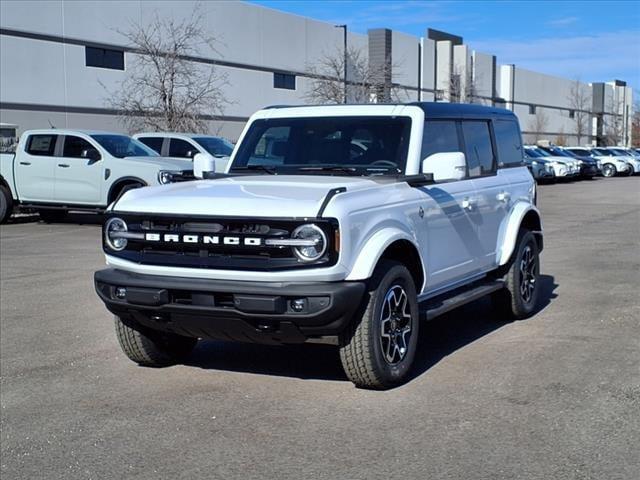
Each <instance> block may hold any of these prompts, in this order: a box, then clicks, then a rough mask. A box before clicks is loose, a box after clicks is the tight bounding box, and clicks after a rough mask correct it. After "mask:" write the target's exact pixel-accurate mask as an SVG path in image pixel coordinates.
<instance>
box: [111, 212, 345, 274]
mask: <svg viewBox="0 0 640 480" xmlns="http://www.w3.org/2000/svg"><path fill="white" fill-rule="evenodd" d="M111 217H119V218H122V219H123V220H124V221H125V222H126V223H127V227H128V233H130V234H139V235H140V237H141V238H129V239H128V241H127V246H126V248H125V249H124V250H122V251H119V252H118V251H113V250H111V249H109V248H108V247H107V246H106V245H105V247H104V250H105V252H106V253H108V254H109V255H112V256H115V257H119V258H123V259H125V260H129V261H132V262H136V263H140V264H144V265H162V266H175V267H189V268H215V269H242V270H259V271H264V270H283V269H291V268H305V267H318V266H330V265H334V264H335V263H336V262H337V259H338V253H337V249H336V246H335V245H334V242H335V230H336V229H337V227H338V225H337V221H335V220H334V219H324V218H323V219H302V220H286V219H255V218H253V219H233V218H221V217H206V218H205V217H202V218H193V217H189V218H186V217H185V218H182V217H176V216H169V215H157V216H153V217H150V216H148V215H145V216H143V215H131V214H123V215H118V214H117V213H114V214H112V215H110V217H109V218H111ZM107 221H108V219H107ZM306 223H314V224H315V225H317V226H318V227H320V228H321V229H322V230H323V232H324V233H325V235H326V238H327V242H328V246H327V251H326V253H325V255H324V256H323V257H322V258H321V259H319V260H317V261H315V262H302V261H300V260H299V259H298V257H297V256H296V255H295V253H294V251H293V249H292V248H291V247H283V246H278V247H275V246H267V245H265V241H266V240H267V239H288V238H291V234H292V232H293V231H294V230H295V229H296V228H297V227H298V226H300V225H303V224H306ZM149 234H151V235H155V238H159V239H160V240H158V241H149V240H148V238H147V236H148V235H149ZM167 235H169V236H177V238H179V239H180V240H179V241H165V240H164V239H165V238H167ZM185 236H188V238H189V239H192V240H195V239H198V241H197V242H194V243H188V242H185V241H184V239H185ZM205 236H208V237H209V238H211V239H212V238H214V237H215V238H216V239H218V240H219V243H218V244H211V243H209V244H204V243H203V241H202V240H203V238H204V237H205ZM171 238H175V237H171ZM224 239H229V240H231V239H232V240H233V241H234V242H235V241H237V244H223V242H224ZM245 239H249V241H253V242H259V245H247V241H245Z"/></svg>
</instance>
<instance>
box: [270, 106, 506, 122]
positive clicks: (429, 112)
mask: <svg viewBox="0 0 640 480" xmlns="http://www.w3.org/2000/svg"><path fill="white" fill-rule="evenodd" d="M369 105H370V106H383V105H384V106H394V105H402V106H415V107H419V108H421V109H422V110H423V111H424V115H425V117H426V118H471V117H473V118H488V117H501V118H505V119H506V118H514V119H515V118H516V117H515V115H514V113H513V112H512V111H511V110H507V109H505V108H497V107H488V106H484V105H477V104H472V103H448V102H411V103H366V104H335V106H336V107H350V106H369ZM315 106H317V107H327V106H330V105H270V106H268V107H265V110H268V109H272V108H296V107H315ZM331 106H334V105H331Z"/></svg>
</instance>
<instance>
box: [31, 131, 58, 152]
mask: <svg viewBox="0 0 640 480" xmlns="http://www.w3.org/2000/svg"><path fill="white" fill-rule="evenodd" d="M57 139H58V135H31V136H30V137H29V142H28V143H27V149H26V150H27V153H28V154H29V155H39V156H44V157H52V156H53V152H54V151H55V148H56V140H57Z"/></svg>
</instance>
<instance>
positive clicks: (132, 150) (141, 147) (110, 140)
mask: <svg viewBox="0 0 640 480" xmlns="http://www.w3.org/2000/svg"><path fill="white" fill-rule="evenodd" d="M91 138H93V139H94V140H95V141H96V142H98V143H99V144H100V145H101V146H102V148H104V149H105V150H106V151H107V152H109V153H110V154H111V155H113V156H114V157H116V158H125V157H157V156H159V155H158V154H157V153H156V152H155V151H153V150H151V149H150V148H149V147H147V146H146V145H145V144H144V143H142V142H139V141H138V140H135V139H133V138H131V137H127V136H126V135H115V134H105V135H91Z"/></svg>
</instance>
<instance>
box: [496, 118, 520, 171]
mask: <svg viewBox="0 0 640 480" xmlns="http://www.w3.org/2000/svg"><path fill="white" fill-rule="evenodd" d="M493 131H494V133H495V136H496V146H497V150H498V167H519V166H521V165H522V137H521V136H520V128H519V127H518V123H517V122H514V121H511V120H495V121H494V122H493Z"/></svg>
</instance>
